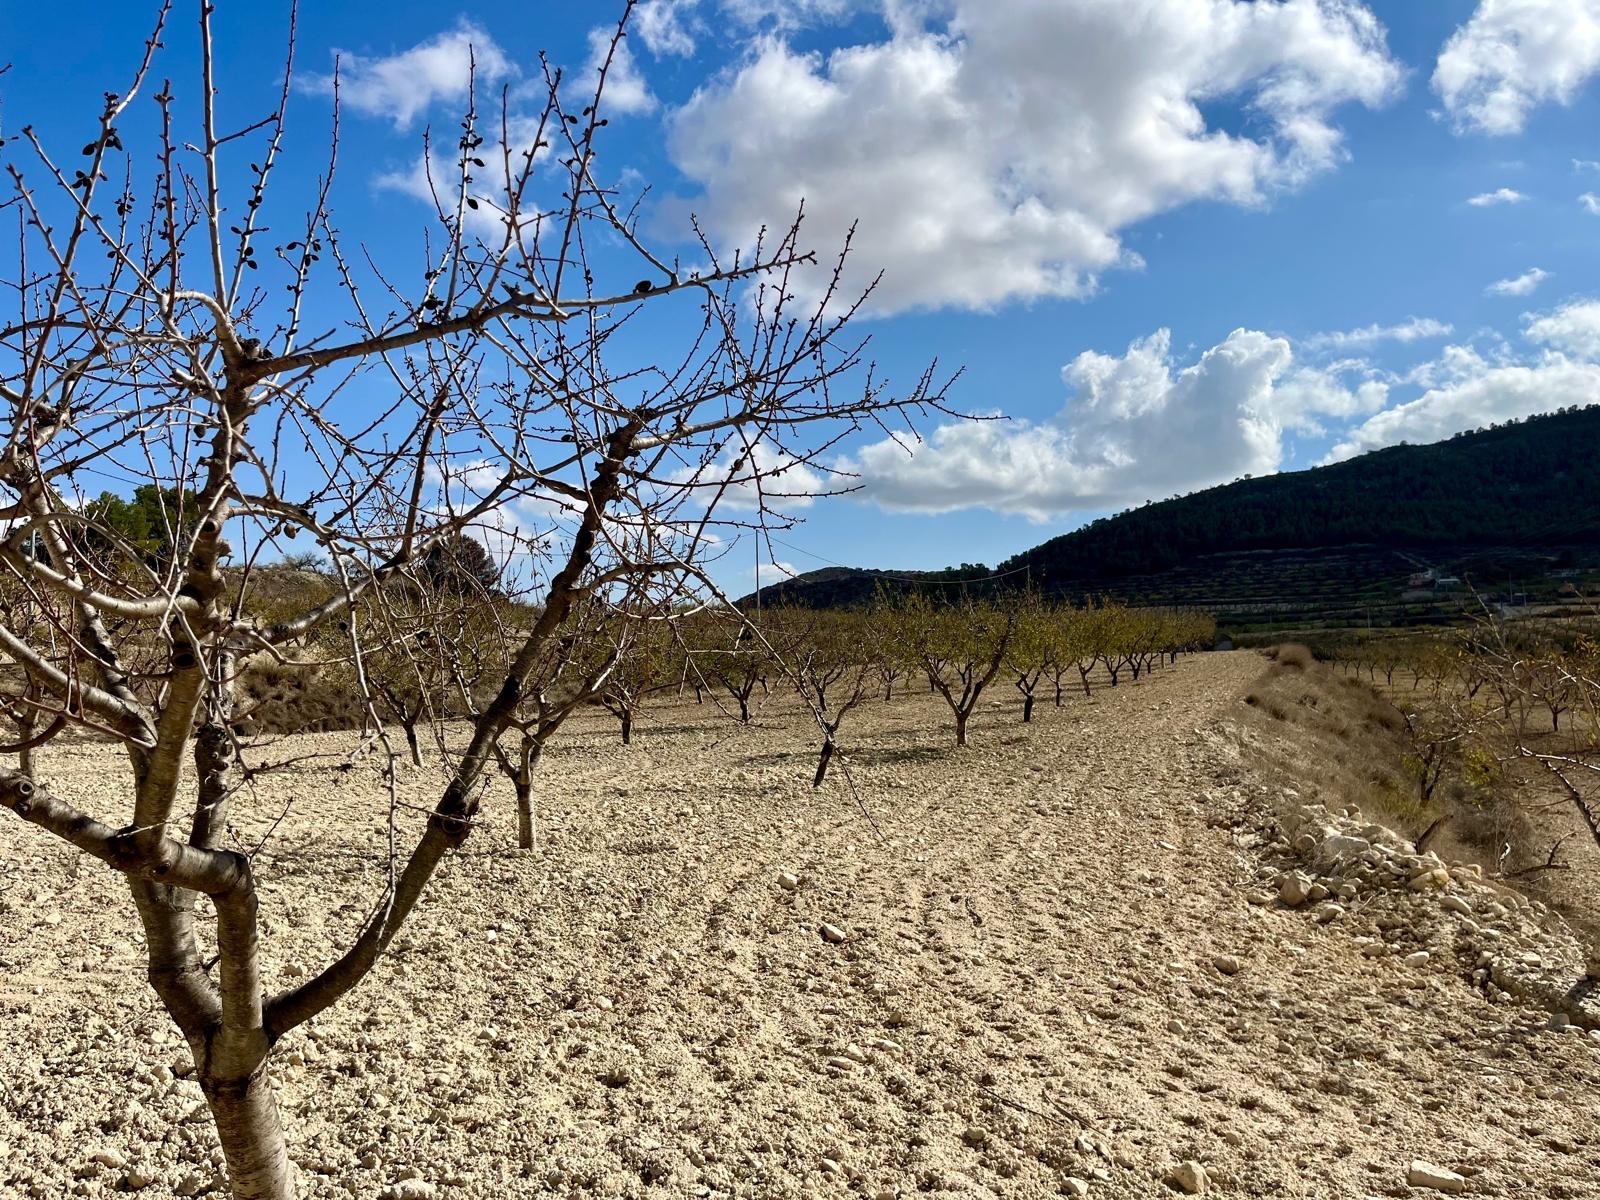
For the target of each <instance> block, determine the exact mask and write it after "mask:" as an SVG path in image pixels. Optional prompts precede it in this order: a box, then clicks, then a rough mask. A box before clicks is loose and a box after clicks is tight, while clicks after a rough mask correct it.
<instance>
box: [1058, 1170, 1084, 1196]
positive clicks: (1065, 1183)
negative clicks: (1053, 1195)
mask: <svg viewBox="0 0 1600 1200" xmlns="http://www.w3.org/2000/svg"><path fill="white" fill-rule="evenodd" d="M1061 1194H1062V1195H1063V1196H1087V1195H1088V1194H1089V1185H1088V1183H1086V1182H1085V1181H1084V1180H1082V1179H1079V1178H1078V1177H1077V1176H1076V1175H1068V1176H1067V1177H1066V1179H1064V1180H1062V1182H1061Z"/></svg>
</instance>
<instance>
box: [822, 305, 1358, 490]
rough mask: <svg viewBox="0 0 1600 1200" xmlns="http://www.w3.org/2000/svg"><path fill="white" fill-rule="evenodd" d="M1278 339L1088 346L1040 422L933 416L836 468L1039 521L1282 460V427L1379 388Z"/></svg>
mask: <svg viewBox="0 0 1600 1200" xmlns="http://www.w3.org/2000/svg"><path fill="white" fill-rule="evenodd" d="M1293 358H1294V355H1293V352H1292V350H1291V348H1290V345H1289V343H1288V341H1286V340H1285V339H1283V338H1277V337H1272V336H1270V335H1268V334H1265V333H1261V332H1258V331H1255V330H1249V329H1238V330H1235V331H1234V332H1233V333H1231V334H1229V335H1228V337H1227V338H1226V339H1224V340H1223V341H1222V342H1221V343H1220V344H1219V345H1216V346H1213V347H1212V348H1211V349H1209V350H1207V351H1205V352H1204V353H1203V354H1201V355H1200V357H1199V359H1198V361H1196V362H1195V363H1193V364H1191V365H1189V366H1186V367H1181V368H1180V367H1177V365H1176V363H1175V362H1174V360H1173V356H1172V352H1171V335H1170V333H1169V332H1168V331H1167V330H1165V329H1161V330H1158V331H1156V332H1155V333H1154V334H1151V335H1150V336H1149V337H1145V338H1141V339H1139V340H1138V341H1135V342H1134V343H1133V344H1132V345H1130V346H1129V347H1128V349H1127V351H1126V353H1124V354H1121V355H1109V354H1102V353H1098V352H1094V351H1087V352H1085V353H1083V354H1080V355H1078V356H1077V357H1076V358H1075V359H1073V360H1072V362H1070V363H1068V364H1067V366H1066V367H1065V368H1063V370H1062V378H1063V380H1064V381H1065V382H1066V383H1067V384H1068V386H1069V387H1070V388H1071V389H1072V391H1073V393H1074V394H1073V397H1072V399H1071V400H1070V401H1069V402H1068V404H1067V406H1066V407H1065V408H1064V409H1063V410H1062V412H1061V413H1060V414H1059V415H1058V416H1057V417H1055V418H1054V419H1052V420H1047V421H973V422H959V423H953V424H945V425H940V426H938V427H937V428H936V429H934V430H933V431H932V433H931V434H930V435H929V437H928V438H927V440H926V441H923V442H917V441H914V440H911V439H908V438H904V437H900V438H888V439H885V440H883V441H879V442H875V443H872V444H870V445H868V446H866V447H864V448H862V449H860V450H858V451H856V452H855V453H854V454H853V455H852V456H851V457H850V459H849V460H848V461H847V462H846V463H845V464H843V465H844V466H845V467H846V468H847V469H849V470H853V471H856V472H858V473H859V474H860V475H861V477H862V482H863V485H864V487H863V492H864V495H865V496H866V497H867V498H869V499H871V500H874V501H876V502H877V503H878V504H880V505H882V506H883V507H885V508H889V509H895V510H902V511H915V512H948V511H951V510H954V509H959V508H972V507H982V508H989V509H994V510H997V511H1001V512H1011V513H1020V514H1023V515H1025V516H1027V517H1030V518H1032V519H1034V520H1045V519H1047V518H1049V517H1051V516H1054V515H1058V514H1060V513H1065V512H1070V511H1073V510H1081V509H1089V510H1093V509H1105V508H1114V507H1119V506H1122V505H1125V504H1132V503H1137V502H1139V501H1142V500H1145V499H1149V498H1151V497H1154V496H1165V495H1170V494H1173V493H1175V492H1184V491H1189V490H1192V489H1195V488H1202V487H1209V486H1211V485H1212V484H1216V483H1223V482H1226V481H1227V480H1229V479H1232V478H1235V477H1236V476H1239V475H1243V474H1262V473H1266V472H1271V471H1275V470H1277V469H1278V466H1279V464H1280V462H1281V461H1282V457H1283V439H1284V433H1285V431H1286V430H1300V431H1303V432H1315V431H1317V430H1318V429H1319V420H1320V419H1322V418H1329V417H1337V418H1349V417H1352V416H1359V415H1365V414H1369V413H1372V412H1374V411H1376V410H1377V409H1379V408H1381V407H1382V405H1383V403H1384V401H1385V398H1386V396H1387V388H1386V386H1385V385H1384V384H1382V383H1380V382H1377V381H1375V380H1370V379H1369V380H1363V381H1361V382H1359V383H1357V384H1356V385H1355V386H1350V385H1347V384H1346V383H1345V382H1344V380H1343V378H1342V374H1341V373H1340V372H1338V371H1336V370H1334V369H1324V370H1318V369H1311V368H1305V367H1295V366H1294V365H1293Z"/></svg>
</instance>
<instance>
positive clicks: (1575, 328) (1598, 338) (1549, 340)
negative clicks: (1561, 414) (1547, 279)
mask: <svg viewBox="0 0 1600 1200" xmlns="http://www.w3.org/2000/svg"><path fill="white" fill-rule="evenodd" d="M1523 332H1524V333H1525V334H1526V335H1527V337H1528V340H1529V341H1533V342H1537V343H1539V344H1540V345H1542V346H1548V347H1550V348H1551V349H1552V350H1556V351H1559V352H1561V353H1563V354H1567V355H1571V356H1572V357H1574V358H1580V359H1585V360H1588V361H1590V362H1600V300H1574V301H1571V302H1570V303H1568V304H1564V305H1562V306H1561V307H1560V308H1558V309H1556V310H1555V311H1554V312H1549V313H1544V314H1542V315H1541V314H1530V316H1529V318H1528V324H1527V327H1526V328H1525V329H1524V331H1523ZM1596 399H1600V396H1597V397H1596Z"/></svg>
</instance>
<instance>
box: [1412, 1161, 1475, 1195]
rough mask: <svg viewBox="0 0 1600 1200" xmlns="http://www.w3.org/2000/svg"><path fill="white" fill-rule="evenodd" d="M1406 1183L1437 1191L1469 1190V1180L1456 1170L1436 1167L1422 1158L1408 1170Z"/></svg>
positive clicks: (1414, 1162)
mask: <svg viewBox="0 0 1600 1200" xmlns="http://www.w3.org/2000/svg"><path fill="white" fill-rule="evenodd" d="M1406 1183H1407V1184H1409V1185H1410V1186H1411V1187H1416V1188H1432V1189H1433V1190H1434V1191H1436V1192H1464V1191H1466V1190H1467V1181H1466V1179H1465V1178H1464V1177H1462V1176H1460V1175H1457V1174H1456V1173H1455V1172H1454V1171H1447V1170H1445V1169H1444V1168H1443V1167H1436V1166H1434V1165H1433V1164H1432V1163H1429V1162H1423V1161H1422V1160H1421V1159H1420V1158H1419V1159H1416V1160H1415V1161H1413V1162H1412V1164H1411V1166H1410V1168H1409V1169H1408V1170H1407V1171H1406Z"/></svg>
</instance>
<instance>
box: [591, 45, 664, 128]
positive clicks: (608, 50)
mask: <svg viewBox="0 0 1600 1200" xmlns="http://www.w3.org/2000/svg"><path fill="white" fill-rule="evenodd" d="M615 33H616V30H615V29H612V28H609V27H605V26H602V27H599V28H596V29H591V30H590V31H589V71H590V73H591V74H593V73H596V72H598V71H599V70H600V68H601V66H603V65H604V64H605V61H606V59H607V58H608V57H609V58H610V59H611V66H610V69H609V70H607V72H606V90H605V95H604V98H603V99H602V101H601V103H602V106H603V111H604V112H608V113H615V114H616V115H618V116H632V115H637V114H639V113H648V112H654V111H655V109H656V98H655V97H654V96H653V95H651V93H650V87H649V85H648V84H647V83H646V82H645V78H644V76H643V75H641V74H640V73H639V66H638V64H637V63H635V62H634V61H633V54H632V52H631V51H629V49H628V42H627V39H626V38H624V39H623V40H622V41H619V42H618V43H617V45H616V49H614V50H613V49H612V46H611V40H612V38H613V37H614V36H615Z"/></svg>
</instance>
